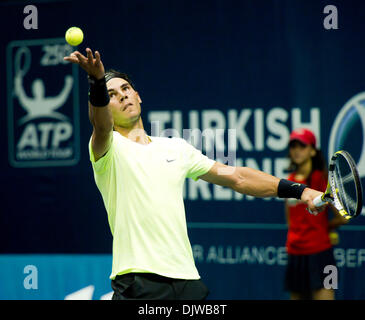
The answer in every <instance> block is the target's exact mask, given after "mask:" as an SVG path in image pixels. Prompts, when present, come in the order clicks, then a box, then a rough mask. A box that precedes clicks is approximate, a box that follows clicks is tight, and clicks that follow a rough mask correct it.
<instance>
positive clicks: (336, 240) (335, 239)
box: [329, 231, 340, 245]
mask: <svg viewBox="0 0 365 320" xmlns="http://www.w3.org/2000/svg"><path fill="white" fill-rule="evenodd" d="M329 236H330V241H331V244H332V245H337V244H339V242H340V236H339V235H338V233H337V232H336V231H331V232H330V234H329Z"/></svg>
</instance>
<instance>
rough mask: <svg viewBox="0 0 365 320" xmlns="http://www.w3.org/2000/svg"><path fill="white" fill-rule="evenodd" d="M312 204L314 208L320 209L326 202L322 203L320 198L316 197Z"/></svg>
mask: <svg viewBox="0 0 365 320" xmlns="http://www.w3.org/2000/svg"><path fill="white" fill-rule="evenodd" d="M313 204H314V205H315V206H316V207H321V206H323V205H325V204H326V201H323V200H322V196H318V197H315V198H314V199H313Z"/></svg>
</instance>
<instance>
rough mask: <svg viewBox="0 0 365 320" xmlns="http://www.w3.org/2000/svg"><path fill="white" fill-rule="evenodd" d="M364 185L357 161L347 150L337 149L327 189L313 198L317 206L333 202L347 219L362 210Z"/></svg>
mask: <svg viewBox="0 0 365 320" xmlns="http://www.w3.org/2000/svg"><path fill="white" fill-rule="evenodd" d="M362 194H363V191H362V187H361V181H360V177H359V173H358V172H357V168H356V164H355V161H354V160H353V159H352V157H351V155H350V154H349V153H348V152H347V151H343V150H341V151H337V152H335V154H334V155H333V156H332V158H331V160H330V163H329V166H328V183H327V189H326V191H325V192H324V193H323V195H322V196H318V197H316V198H315V199H314V200H313V204H314V205H315V206H316V207H320V206H322V205H324V204H325V203H326V202H329V203H331V204H332V205H333V206H334V207H335V208H336V209H337V210H338V211H339V213H340V214H341V215H342V216H343V217H345V218H346V219H350V218H354V217H357V216H358V215H359V214H360V212H361V210H362Z"/></svg>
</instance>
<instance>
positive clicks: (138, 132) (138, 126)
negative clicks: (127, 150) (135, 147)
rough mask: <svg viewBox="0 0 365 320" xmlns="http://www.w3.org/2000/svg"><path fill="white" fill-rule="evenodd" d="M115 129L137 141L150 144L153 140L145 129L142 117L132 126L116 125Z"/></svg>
mask: <svg viewBox="0 0 365 320" xmlns="http://www.w3.org/2000/svg"><path fill="white" fill-rule="evenodd" d="M114 130H116V131H117V132H119V133H120V134H121V135H122V136H124V137H126V138H128V139H129V140H132V141H133V142H136V143H140V144H149V143H150V142H151V139H150V138H149V137H148V135H147V134H146V132H145V131H144V127H143V122H142V118H141V117H140V118H139V119H138V121H136V122H135V123H134V124H133V126H131V127H120V126H114Z"/></svg>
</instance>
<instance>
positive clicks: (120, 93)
mask: <svg viewBox="0 0 365 320" xmlns="http://www.w3.org/2000/svg"><path fill="white" fill-rule="evenodd" d="M106 85H107V88H108V93H109V97H110V102H109V106H110V109H111V112H112V115H113V119H114V125H117V126H120V127H125V128H127V127H130V126H132V125H133V124H134V123H135V122H136V121H137V120H138V119H139V117H140V115H141V103H142V100H141V98H140V97H139V94H138V92H137V91H135V90H134V89H133V88H132V86H131V85H130V84H129V83H128V82H127V81H126V80H124V79H122V78H112V79H110V80H109V81H108V82H107V84H106Z"/></svg>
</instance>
